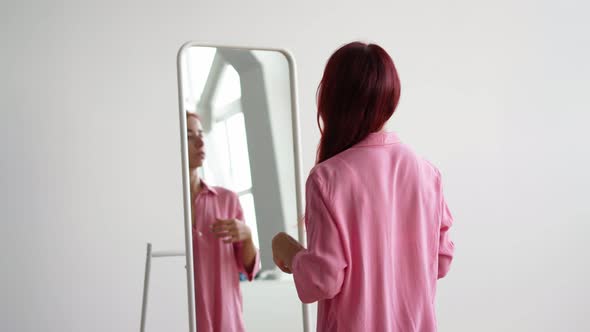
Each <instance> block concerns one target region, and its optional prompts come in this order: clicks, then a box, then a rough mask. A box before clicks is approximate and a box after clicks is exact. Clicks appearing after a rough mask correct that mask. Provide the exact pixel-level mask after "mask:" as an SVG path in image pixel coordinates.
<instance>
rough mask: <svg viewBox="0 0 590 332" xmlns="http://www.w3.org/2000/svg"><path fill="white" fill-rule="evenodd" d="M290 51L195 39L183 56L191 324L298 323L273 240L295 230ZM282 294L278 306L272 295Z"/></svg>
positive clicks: (269, 326) (233, 327) (221, 327)
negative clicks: (214, 44)
mask: <svg viewBox="0 0 590 332" xmlns="http://www.w3.org/2000/svg"><path fill="white" fill-rule="evenodd" d="M288 60H289V59H288V58H287V56H286V55H285V53H282V52H279V51H267V50H255V49H240V48H230V47H203V46H193V47H188V48H185V49H184V51H183V52H182V53H181V57H180V67H179V68H181V73H180V75H181V76H180V77H181V79H180V88H181V89H182V91H181V92H182V93H181V96H182V100H181V102H182V105H183V107H184V108H185V112H186V121H187V150H188V151H187V152H188V159H189V173H190V188H191V216H192V246H193V249H192V256H193V260H192V261H193V265H194V298H195V317H196V321H197V323H196V327H197V331H199V332H201V331H263V330H264V331H267V330H268V331H277V330H279V329H280V330H282V331H285V330H287V331H288V330H290V329H291V328H292V329H293V331H300V330H301V325H298V326H293V327H285V326H284V324H283V322H293V321H299V320H300V317H301V306H300V303H299V302H298V299H297V295H296V292H295V288H294V285H293V281H292V279H290V278H291V276H290V275H286V274H284V273H281V272H280V271H279V270H278V269H276V267H275V264H274V262H273V259H272V250H271V240H272V237H273V236H274V235H275V234H276V233H278V232H282V231H284V232H287V233H289V234H290V235H292V236H293V237H295V238H297V227H298V224H297V203H296V198H297V197H296V195H297V191H296V184H295V181H296V176H295V172H296V167H295V158H294V156H295V149H294V142H293V123H292V116H293V114H292V112H293V110H292V100H291V98H292V96H291V85H290V84H291V79H290V67H289V61H288ZM277 303H280V306H278V305H276V304H277Z"/></svg>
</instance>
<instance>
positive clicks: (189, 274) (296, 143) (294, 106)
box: [176, 41, 311, 332]
mask: <svg viewBox="0 0 590 332" xmlns="http://www.w3.org/2000/svg"><path fill="white" fill-rule="evenodd" d="M191 47H220V48H221V47H223V48H233V49H242V50H256V51H274V52H280V53H281V54H283V55H284V56H285V57H286V58H287V62H288V63H289V81H290V85H291V122H292V125H293V154H294V161H295V174H294V176H295V190H296V203H297V221H298V222H297V225H298V226H297V228H298V229H297V235H298V240H299V242H301V243H302V244H303V245H304V246H305V245H306V243H305V242H306V241H305V229H304V225H303V223H301V222H299V220H301V218H303V213H304V211H303V191H302V188H303V183H302V176H301V152H300V151H301V150H300V147H301V141H300V133H299V108H298V103H297V100H298V99H297V73H296V72H295V68H296V66H295V58H294V57H293V55H292V54H291V52H289V51H287V50H285V49H276V48H266V47H249V46H234V45H210V44H206V43H200V42H195V41H189V42H187V43H185V44H184V45H182V47H181V48H180V50H179V51H178V55H177V58H176V65H177V71H178V73H177V77H178V105H179V116H180V154H181V156H182V187H183V190H182V192H183V201H184V239H185V250H186V255H185V256H186V279H187V293H188V318H189V331H190V332H197V331H196V320H195V297H194V294H195V285H194V279H193V278H194V277H193V276H194V274H193V271H194V270H193V269H194V267H193V242H192V226H191V220H192V218H191V201H190V197H191V195H190V177H189V168H188V151H187V138H186V136H187V131H186V114H185V113H186V110H187V108H186V107H185V106H186V105H185V103H184V95H183V91H182V82H183V81H184V79H185V77H184V73H185V70H184V69H185V68H184V64H183V61H182V59H183V57H184V55H185V53H186V52H187V51H188V49H189V48H191ZM301 309H302V314H303V315H302V316H303V317H302V318H303V331H304V332H311V326H310V319H309V305H308V304H305V303H301Z"/></svg>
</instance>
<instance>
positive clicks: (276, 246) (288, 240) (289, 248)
mask: <svg viewBox="0 0 590 332" xmlns="http://www.w3.org/2000/svg"><path fill="white" fill-rule="evenodd" d="M303 249H305V248H303V246H302V245H301V244H300V243H299V242H297V240H295V239H294V238H292V237H291V236H290V235H289V234H287V233H284V232H281V233H278V234H277V235H275V237H274V238H273V239H272V257H273V260H274V262H275V264H276V265H277V266H278V268H279V269H281V271H283V272H285V273H292V271H291V264H292V263H293V258H294V257H295V255H296V254H297V253H298V252H300V251H301V250H303Z"/></svg>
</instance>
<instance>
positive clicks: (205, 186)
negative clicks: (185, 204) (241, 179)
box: [201, 179, 217, 196]
mask: <svg viewBox="0 0 590 332" xmlns="http://www.w3.org/2000/svg"><path fill="white" fill-rule="evenodd" d="M201 190H202V191H203V193H204V194H207V193H212V194H213V195H215V196H217V190H216V189H215V188H214V187H210V186H209V185H208V184H207V183H205V180H203V179H201Z"/></svg>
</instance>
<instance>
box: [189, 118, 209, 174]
mask: <svg viewBox="0 0 590 332" xmlns="http://www.w3.org/2000/svg"><path fill="white" fill-rule="evenodd" d="M186 129H187V134H188V136H187V140H188V167H189V168H190V169H193V168H198V167H201V166H203V160H204V159H205V144H204V142H203V127H202V126H201V121H200V120H199V119H197V117H195V116H187V117H186Z"/></svg>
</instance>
